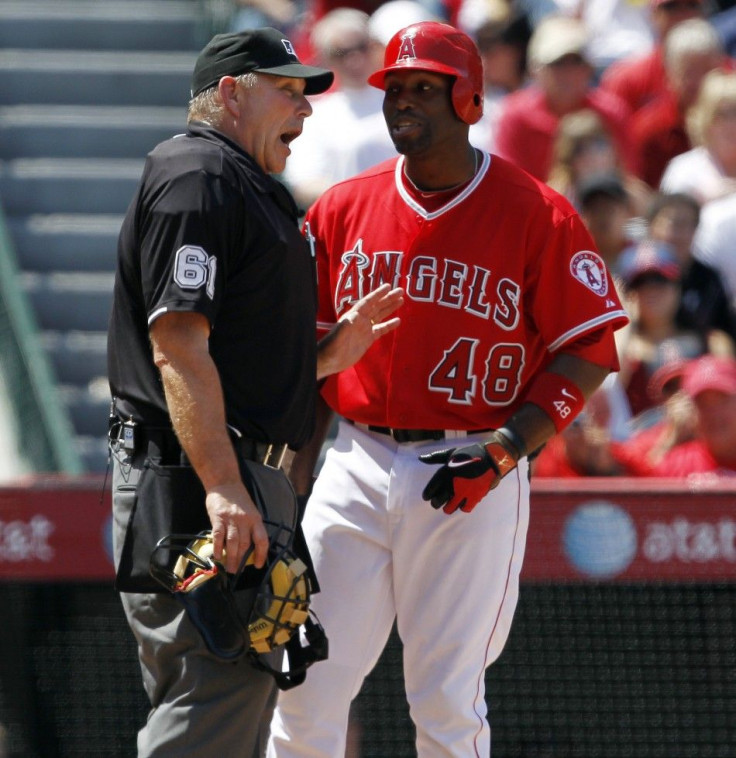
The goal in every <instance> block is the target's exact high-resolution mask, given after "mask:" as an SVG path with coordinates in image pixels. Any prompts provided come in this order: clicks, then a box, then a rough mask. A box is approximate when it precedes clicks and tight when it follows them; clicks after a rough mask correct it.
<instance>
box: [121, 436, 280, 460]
mask: <svg viewBox="0 0 736 758" xmlns="http://www.w3.org/2000/svg"><path fill="white" fill-rule="evenodd" d="M136 434H140V443H139V442H138V441H136V447H137V448H139V446H145V447H144V448H143V449H146V450H147V451H148V453H149V455H156V456H158V457H160V458H161V459H162V461H163V462H164V463H168V464H169V465H175V464H177V463H186V455H185V453H184V451H183V450H182V449H181V445H180V444H179V440H178V438H177V436H176V434H174V431H173V429H170V428H168V427H150V426H149V427H142V428H139V429H137V430H136ZM232 440H233V447H234V448H235V450H236V452H237V453H238V454H239V455H240V456H241V457H242V458H244V459H245V460H248V461H254V462H256V463H262V464H263V465H264V466H270V467H271V468H280V467H281V464H282V462H283V460H284V456H285V455H286V450H287V448H288V445H286V444H274V443H271V442H259V441H258V440H253V439H250V438H248V437H235V436H233V437H232ZM139 449H140V448H139Z"/></svg>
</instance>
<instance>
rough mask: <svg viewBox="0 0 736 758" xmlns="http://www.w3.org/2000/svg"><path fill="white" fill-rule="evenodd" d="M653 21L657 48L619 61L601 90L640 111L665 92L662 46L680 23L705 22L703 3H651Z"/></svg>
mask: <svg viewBox="0 0 736 758" xmlns="http://www.w3.org/2000/svg"><path fill="white" fill-rule="evenodd" d="M649 10H650V18H651V22H652V27H653V28H654V32H655V36H656V37H657V40H658V41H657V44H656V45H655V47H654V48H653V49H652V50H651V52H649V53H647V54H646V55H642V56H636V57H635V58H631V59H629V58H627V59H624V60H621V61H618V62H616V63H614V64H612V65H611V66H609V68H608V69H606V71H604V73H603V76H602V77H601V88H602V89H604V90H606V91H607V92H612V93H613V94H614V95H617V96H618V97H620V98H621V99H622V100H624V101H625V102H626V103H627V105H628V106H629V108H630V110H631V111H632V112H636V111H638V110H639V109H640V108H642V107H643V106H645V105H646V104H647V103H649V102H651V101H652V100H654V99H655V98H656V97H657V96H658V95H659V94H661V93H662V92H663V91H664V90H665V89H666V84H665V82H666V75H665V67H664V56H663V44H664V41H665V39H666V38H667V35H668V33H669V32H670V30H671V29H672V28H673V27H674V26H675V25H677V24H679V23H680V22H681V21H686V20H687V19H690V18H704V17H705V7H704V4H703V0H650V2H649Z"/></svg>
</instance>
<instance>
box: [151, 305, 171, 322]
mask: <svg viewBox="0 0 736 758" xmlns="http://www.w3.org/2000/svg"><path fill="white" fill-rule="evenodd" d="M168 310H169V309H168V308H167V307H166V306H164V307H163V308H159V309H158V310H156V311H154V312H153V313H152V314H151V315H150V316H149V317H148V326H151V324H152V323H153V322H154V321H155V320H156V319H157V318H158V317H159V316H160V315H161V314H162V313H166V311H168Z"/></svg>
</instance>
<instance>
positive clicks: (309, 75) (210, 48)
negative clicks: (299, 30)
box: [192, 27, 335, 97]
mask: <svg viewBox="0 0 736 758" xmlns="http://www.w3.org/2000/svg"><path fill="white" fill-rule="evenodd" d="M250 71H259V72H261V73H263V74H276V75H278V76H290V77H294V78H297V79H304V80H305V81H306V86H305V88H304V94H305V95H319V94H320V93H321V92H324V91H325V90H327V89H329V88H330V86H331V85H332V81H333V80H334V78H335V75H334V74H333V73H332V71H329V70H327V69H325V68H317V67H316V66H305V65H304V64H303V63H301V62H300V61H299V58H297V57H296V52H294V46H293V45H292V44H291V42H290V41H289V40H288V39H287V38H286V35H284V34H283V33H282V32H280V31H279V30H278V29H273V28H271V27H264V28H262V29H246V30H244V31H242V32H232V33H227V34H216V35H215V36H214V37H213V38H212V39H211V40H210V41H209V42H208V43H207V45H206V46H205V48H204V49H203V50H202V52H201V53H200V54H199V57H198V58H197V62H196V63H195V64H194V73H193V74H192V97H195V96H196V95H198V94H199V93H200V92H203V91H204V90H206V89H208V88H209V87H212V86H214V85H215V84H217V83H218V82H219V81H220V79H221V78H222V77H223V76H240V75H241V74H247V73H248V72H250Z"/></svg>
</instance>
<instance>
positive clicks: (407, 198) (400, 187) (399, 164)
mask: <svg viewBox="0 0 736 758" xmlns="http://www.w3.org/2000/svg"><path fill="white" fill-rule="evenodd" d="M479 152H481V155H482V156H483V157H482V159H481V162H480V166H479V168H478V172H477V173H476V175H475V176H474V177H473V179H472V181H471V182H470V184H468V186H467V187H466V188H465V189H464V190H463V191H462V192H461V193H460V194H459V195H455V197H453V198H452V199H451V200H450V201H449V202H448V203H447V204H446V205H443V206H442V207H441V208H438V209H437V210H436V211H432V212H431V213H430V212H429V211H427V210H426V209H425V208H424V207H422V206H421V205H420V204H419V203H418V202H417V201H416V200H415V199H414V198H413V197H412V196H411V195H410V194H409V192H408V191H407V189H406V187H405V186H404V182H403V181H402V179H401V175H402V172H403V170H404V156H403V155H400V156H399V159H398V160H397V161H396V169H395V170H394V182H395V183H396V191H397V192H398V193H399V195H400V197H401V198H402V200H403V201H404V202H405V203H406V204H407V205H408V206H409V207H410V208H411V209H412V210H413V211H415V212H416V213H417V214H418V215H419V216H421V217H422V218H423V219H425V220H427V221H431V220H432V219H435V218H437V217H438V216H441V215H442V214H443V213H447V211H449V210H452V209H453V208H454V207H455V206H456V205H459V204H460V203H462V202H463V200H465V198H466V197H468V196H470V195H472V194H473V192H474V190H475V188H476V187H477V186H478V185H479V184H480V183H481V182H482V181H483V177H484V176H485V175H486V172H487V171H488V167H489V166H490V165H491V156H490V155H489V154H488V153H486V152H482V151H479Z"/></svg>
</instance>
